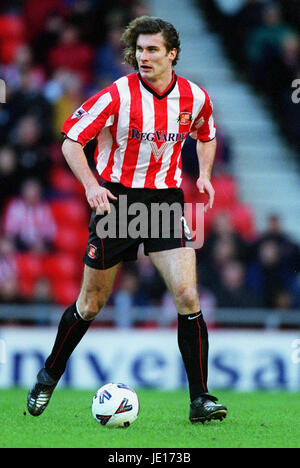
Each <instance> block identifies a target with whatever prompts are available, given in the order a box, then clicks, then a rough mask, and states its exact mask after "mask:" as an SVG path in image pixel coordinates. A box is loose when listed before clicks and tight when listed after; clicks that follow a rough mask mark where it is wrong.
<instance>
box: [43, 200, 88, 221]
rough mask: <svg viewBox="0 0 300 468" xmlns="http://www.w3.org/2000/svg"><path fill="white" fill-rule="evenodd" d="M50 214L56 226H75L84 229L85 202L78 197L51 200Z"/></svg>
mask: <svg viewBox="0 0 300 468" xmlns="http://www.w3.org/2000/svg"><path fill="white" fill-rule="evenodd" d="M50 206H51V210H52V214H53V216H54V219H55V221H56V223H57V225H58V226H66V225H68V226H75V227H82V228H83V229H86V226H87V223H88V221H89V219H88V207H87V204H86V203H85V202H84V201H83V200H80V199H78V198H70V199H66V200H56V201H52V202H51V204H50Z"/></svg>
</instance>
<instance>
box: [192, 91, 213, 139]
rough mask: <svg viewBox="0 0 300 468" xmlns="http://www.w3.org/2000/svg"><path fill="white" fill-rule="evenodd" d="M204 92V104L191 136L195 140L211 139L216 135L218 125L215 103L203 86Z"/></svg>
mask: <svg viewBox="0 0 300 468" xmlns="http://www.w3.org/2000/svg"><path fill="white" fill-rule="evenodd" d="M201 90H202V91H203V93H204V96H205V100H204V104H203V106H202V108H201V110H200V112H199V114H198V115H197V117H196V119H195V121H194V123H193V125H192V127H191V133H190V136H191V137H192V138H194V139H195V140H200V141H210V140H213V139H214V138H215V136H216V126H215V122H214V118H213V103H212V101H211V99H210V97H209V95H208V94H207V92H206V91H205V90H204V89H203V88H201Z"/></svg>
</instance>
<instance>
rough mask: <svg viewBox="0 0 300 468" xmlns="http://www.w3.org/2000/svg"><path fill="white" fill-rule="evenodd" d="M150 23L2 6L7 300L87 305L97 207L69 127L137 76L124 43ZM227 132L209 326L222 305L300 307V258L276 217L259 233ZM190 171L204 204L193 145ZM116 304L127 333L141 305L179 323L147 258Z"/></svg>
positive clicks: (204, 280)
mask: <svg viewBox="0 0 300 468" xmlns="http://www.w3.org/2000/svg"><path fill="white" fill-rule="evenodd" d="M249 3H250V2H249ZM251 3H259V2H255V1H252V2H251ZM147 13H149V12H148V10H147V4H146V3H143V2H142V1H140V0H111V1H110V2H109V4H106V2H98V1H97V0H43V1H42V2H41V1H39V0H26V1H24V2H21V1H19V0H10V1H2V2H1V7H0V46H1V47H0V77H1V78H2V79H4V80H5V82H6V84H7V102H6V104H5V105H2V106H1V108H0V141H1V147H0V206H1V216H0V302H2V303H24V302H27V303H28V302H29V303H31V302H36V303H47V304H52V303H56V304H60V305H62V306H64V305H68V304H70V303H72V302H73V301H74V299H75V298H76V296H77V294H78V291H79V288H80V281H81V276H82V270H83V264H82V261H81V259H82V256H83V253H84V249H85V246H86V241H87V237H88V231H87V225H88V218H89V209H88V205H87V203H86V201H85V194H84V190H83V188H82V187H81V185H80V184H79V182H78V181H77V180H76V178H75V177H74V176H73V174H72V173H71V171H70V170H69V168H68V167H67V165H66V163H65V161H64V159H63V157H62V153H61V143H62V137H61V133H60V129H61V125H62V123H63V121H64V120H65V118H66V117H67V116H68V115H69V114H70V113H71V112H73V111H74V109H76V108H78V106H79V105H80V104H81V103H82V102H83V101H84V100H85V99H87V98H88V97H90V96H91V95H92V94H94V93H95V92H97V91H98V90H99V89H101V88H102V87H104V86H105V85H107V84H109V83H111V82H112V81H113V80H115V79H117V78H119V77H120V76H122V75H123V74H125V73H129V72H131V70H129V69H128V68H127V66H125V65H124V64H123V63H122V50H121V49H120V34H121V32H122V29H123V27H124V26H125V25H126V24H127V23H128V21H129V20H130V19H131V18H134V17H136V16H141V15H143V14H147ZM293 27H295V25H294V26H293ZM288 37H289V38H291V35H289V36H288ZM245 41H246V37H244V42H245ZM220 127H221V126H220V125H218V142H219V145H218V151H217V157H216V164H215V170H214V174H213V184H214V186H215V189H216V201H215V206H214V208H213V210H211V211H210V212H209V213H207V215H206V218H205V243H204V247H203V248H202V249H200V250H199V252H198V265H197V267H198V277H199V294H200V300H201V303H202V307H203V308H204V309H205V311H206V314H207V316H209V314H210V313H212V314H213V310H214V309H215V308H216V307H230V308H231V307H248V308H249V307H268V308H280V309H281V308H283V309H291V308H294V307H296V306H299V305H300V293H299V285H298V283H297V274H298V272H299V265H300V254H299V248H298V246H297V245H295V244H294V243H293V242H292V241H291V240H289V239H288V237H287V236H286V235H285V233H284V229H283V228H282V226H281V225H280V220H279V219H277V218H276V216H275V215H274V216H272V217H271V218H270V220H269V224H268V228H267V230H266V232H265V233H257V232H256V228H255V219H254V216H253V213H252V210H251V207H249V206H247V205H245V204H243V203H242V202H241V201H240V199H239V191H238V187H237V184H236V181H235V180H234V179H233V178H232V176H231V175H229V174H228V173H227V163H228V161H229V160H230V141H229V140H228V138H227V136H226V135H224V134H222V132H221V131H220ZM93 150H94V143H93V142H91V143H89V144H88V145H87V146H86V147H85V153H86V156H87V159H88V161H89V163H90V165H91V168H92V169H93V170H94V169H95V168H94V166H93ZM183 170H184V179H183V185H182V188H183V189H184V191H185V196H186V201H187V202H190V203H192V204H193V206H195V202H203V198H201V197H202V196H200V194H199V193H198V191H197V189H196V186H195V174H197V171H198V162H197V158H196V155H195V142H194V141H193V140H192V139H188V141H187V142H186V145H185V146H184V151H183ZM108 305H113V306H114V307H115V310H116V311H118V310H120V313H119V314H118V313H117V314H116V317H117V319H116V324H117V325H118V326H120V327H121V326H129V325H131V324H132V322H131V320H130V310H131V308H132V307H135V306H162V310H163V311H164V314H163V315H162V317H161V319H160V324H170V323H172V321H174V319H175V318H176V314H175V313H174V305H173V303H172V300H171V298H170V295H169V293H168V291H167V290H166V287H165V285H164V283H163V281H162V280H161V278H160V276H159V274H158V273H157V271H156V270H155V269H154V267H153V265H152V263H151V261H150V259H149V257H147V256H145V255H144V254H143V251H140V252H139V258H138V261H137V262H135V263H126V264H124V265H123V266H122V268H121V269H120V271H119V273H118V275H117V278H116V281H115V284H114V288H113V291H112V295H111V297H110V299H109V303H108ZM121 312H122V313H121ZM149 320H150V318H149Z"/></svg>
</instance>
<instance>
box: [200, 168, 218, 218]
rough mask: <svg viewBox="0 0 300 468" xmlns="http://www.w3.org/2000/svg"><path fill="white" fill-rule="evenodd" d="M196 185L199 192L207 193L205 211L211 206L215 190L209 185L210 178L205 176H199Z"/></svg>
mask: <svg viewBox="0 0 300 468" xmlns="http://www.w3.org/2000/svg"><path fill="white" fill-rule="evenodd" d="M196 185H197V187H198V190H199V192H200V193H206V194H207V195H208V202H207V204H206V205H205V206H204V212H205V213H206V212H207V210H209V209H210V208H212V207H213V204H214V198H215V190H214V188H213V186H212V185H211V182H210V180H209V179H208V178H207V177H205V178H202V177H199V179H198V180H197V182H196Z"/></svg>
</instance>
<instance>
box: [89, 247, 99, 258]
mask: <svg viewBox="0 0 300 468" xmlns="http://www.w3.org/2000/svg"><path fill="white" fill-rule="evenodd" d="M97 250H98V249H97V247H95V246H94V245H93V244H89V246H88V252H87V255H88V257H90V258H92V259H93V260H95V259H96V258H97Z"/></svg>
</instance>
